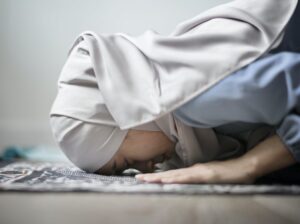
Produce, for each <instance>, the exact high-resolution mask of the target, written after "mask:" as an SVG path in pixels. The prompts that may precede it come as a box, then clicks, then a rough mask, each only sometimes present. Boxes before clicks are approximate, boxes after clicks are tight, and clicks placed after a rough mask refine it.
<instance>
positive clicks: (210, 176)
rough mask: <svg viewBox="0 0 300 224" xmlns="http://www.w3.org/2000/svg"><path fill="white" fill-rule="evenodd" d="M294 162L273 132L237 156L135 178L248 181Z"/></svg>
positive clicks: (167, 181)
mask: <svg viewBox="0 0 300 224" xmlns="http://www.w3.org/2000/svg"><path fill="white" fill-rule="evenodd" d="M295 162H296V161H295V159H294V158H293V156H292V155H291V153H290V152H289V151H288V149H287V148H286V147H285V145H284V144H283V143H282V141H281V140H280V138H279V137H278V136H277V135H273V136H271V137H269V138H267V139H265V140H264V141H262V142H261V143H259V144H258V145H256V146H255V147H254V148H253V149H252V150H250V151H248V152H247V153H246V154H245V155H243V156H241V157H239V158H236V159H230V160H226V161H214V162H208V163H201V164H200V163H199V164H196V165H193V166H191V167H188V168H183V169H177V170H170V171H166V172H161V173H150V174H139V175H136V178H137V179H138V180H142V181H146V182H151V183H152V182H155V183H182V184H191V183H231V184H234V183H239V184H250V183H253V182H254V181H255V179H256V178H258V177H260V176H263V175H265V174H268V173H270V172H272V171H275V170H278V169H281V168H284V167H287V166H289V165H292V164H294V163H295Z"/></svg>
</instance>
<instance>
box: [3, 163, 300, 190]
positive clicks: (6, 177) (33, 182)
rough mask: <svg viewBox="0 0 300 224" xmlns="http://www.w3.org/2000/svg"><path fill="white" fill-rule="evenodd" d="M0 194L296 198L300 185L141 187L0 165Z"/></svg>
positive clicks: (39, 166)
mask: <svg viewBox="0 0 300 224" xmlns="http://www.w3.org/2000/svg"><path fill="white" fill-rule="evenodd" d="M0 191H31V192H68V191H73V192H74V191H77V192H102V193H130V194H134V193H165V194H300V185H278V184H275V185H274V184H273V185H262V184H260V185H207V184H197V185H196V184H190V185H189V184H184V185H183V184H165V185H162V184H145V183H142V182H139V181H137V180H136V179H135V178H134V177H132V176H103V175H96V174H90V173H86V172H84V171H81V170H79V169H78V168H76V167H73V166H71V165H69V164H62V163H45V162H44V163H32V162H13V163H0Z"/></svg>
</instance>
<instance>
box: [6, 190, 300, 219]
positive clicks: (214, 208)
mask: <svg viewBox="0 0 300 224" xmlns="http://www.w3.org/2000/svg"><path fill="white" fill-rule="evenodd" d="M299 209H300V196H271V195H270V196H268V195H267V196H266V195H256V196H226V195H224V196H216V195H206V196H203V195H199V196H192V195H190V196H180V195H177V196H175V195H163V194H162V195H158V194H153V195H151V194H150V195H128V194H99V193H0V223H1V224H18V223H22V224H53V223H55V224H59V223H63V224H67V223H72V224H77V223H80V224H82V223H84V224H89V223H97V224H99V223H101V224H105V223H107V224H110V223H114V224H115V223H122V224H127V223H143V224H147V223H164V224H167V223H172V224H176V223H185V224H193V223H203V224H205V223H214V224H215V223H216V224H217V223H222V224H224V223H230V224H235V223H243V224H247V223H249V224H250V223H251V224H253V223H255V224H259V223H264V224H265V223H272V224H277V223H284V224H288V223H300V212H299Z"/></svg>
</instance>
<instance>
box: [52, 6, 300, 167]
mask: <svg viewBox="0 0 300 224" xmlns="http://www.w3.org/2000/svg"><path fill="white" fill-rule="evenodd" d="M296 4H297V0H286V1H282V0H248V1H244V0H237V1H233V2H230V3H227V4H223V5H220V6H217V7H215V8H213V9H210V10H208V11H206V12H204V13H201V14H200V15H198V16H196V17H194V18H192V19H189V20H187V21H184V22H182V23H180V24H179V25H178V26H177V27H176V28H175V30H174V31H173V32H172V33H171V34H170V35H168V36H162V35H159V34H158V33H156V32H154V31H151V30H150V31H147V32H145V33H144V34H142V35H140V36H138V37H131V36H129V35H126V34H123V33H115V34H97V33H95V32H93V31H86V32H83V33H81V34H80V35H79V36H78V37H77V38H76V39H75V41H74V43H73V45H72V47H71V49H70V51H69V56H68V59H67V62H66V64H65V65H64V67H63V69H62V72H61V75H60V78H59V80H58V94H57V97H56V99H55V101H54V104H53V106H52V109H51V112H50V115H51V126H52V130H53V133H54V136H55V139H56V140H57V141H58V143H59V144H60V146H61V147H62V149H63V150H64V152H65V153H66V155H67V156H68V157H69V158H70V159H71V161H72V162H74V163H75V164H76V165H77V166H79V167H80V168H82V169H85V170H88V171H95V170H96V167H98V168H100V167H101V166H103V165H104V164H105V163H107V162H108V161H109V159H110V158H111V157H112V155H113V154H114V153H115V152H116V151H117V150H118V148H119V146H120V144H121V142H122V141H123V139H124V138H125V136H126V133H127V130H128V129H129V128H140V130H143V128H150V127H151V128H152V130H159V129H160V130H162V131H164V133H166V134H167V135H168V136H169V137H170V138H171V139H172V140H174V139H175V138H174V135H172V131H171V130H174V129H172V128H170V125H171V123H170V121H173V122H174V118H172V115H171V114H170V113H171V112H172V111H173V110H175V109H176V108H178V107H179V106H181V105H183V104H184V103H186V102H187V101H189V100H190V99H192V98H193V97H195V96H197V95H199V94H200V93H201V92H203V91H205V90H206V89H208V88H210V87H211V86H213V85H214V84H216V83H217V82H218V81H220V80H221V79H223V78H224V77H226V76H228V75H229V74H231V73H233V72H234V71H236V70H238V69H240V68H242V67H243V66H245V65H248V64H249V63H251V62H253V61H254V60H256V59H258V58H260V57H261V56H263V55H264V54H265V53H267V52H269V51H270V50H271V49H272V48H274V47H275V46H276V45H277V44H278V43H279V41H280V40H281V38H282V36H283V34H284V28H285V26H286V24H287V22H288V21H289V19H290V17H291V15H292V13H293V11H294V9H295V7H296ZM61 117H63V118H61ZM175 123H176V121H175ZM177 123H178V124H177V126H178V127H180V126H182V127H184V126H183V124H180V122H179V121H177ZM145 124H146V126H143V125H145ZM178 127H177V128H178ZM151 128H150V129H151ZM188 128H189V127H184V128H182V129H186V131H184V132H181V133H182V136H181V137H180V136H177V137H178V139H179V138H181V140H182V141H181V143H182V142H186V145H189V144H191V142H194V143H193V147H199V144H200V143H199V140H197V141H193V140H192V139H190V140H188V141H187V140H185V141H184V139H189V136H191V135H186V134H184V133H192V131H191V130H190V131H188ZM177 133H179V132H177ZM183 136H185V137H183ZM194 136H195V135H194ZM197 136H198V137H199V136H201V134H198V135H197ZM205 136H206V135H205ZM202 138H203V135H202ZM212 144H213V143H212ZM187 147H188V146H187ZM202 151H203V153H204V150H202ZM204 154H205V153H204ZM204 154H203V155H199V157H202V160H203V161H204V160H206V159H205V155H207V153H206V154H205V155H204ZM183 156H184V155H183ZM200 160H201V159H200ZM186 161H187V160H186Z"/></svg>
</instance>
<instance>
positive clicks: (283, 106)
mask: <svg viewBox="0 0 300 224" xmlns="http://www.w3.org/2000/svg"><path fill="white" fill-rule="evenodd" d="M299 74H300V54H298V53H278V54H274V55H269V56H266V57H265V58H262V59H260V60H258V61H256V62H254V63H252V64H250V65H249V66H247V67H245V68H243V69H241V70H239V71H237V72H235V73H233V74H232V75H230V76H228V77H227V78H225V79H224V80H222V81H220V82H219V83H218V84H216V85H215V86H213V87H212V88H210V89H209V90H207V91H206V92H204V93H202V94H201V95H199V96H197V97H196V98H194V99H193V100H191V101H189V102H188V103H186V104H185V105H183V106H182V107H180V108H178V109H177V110H176V111H174V115H175V116H176V117H177V118H179V119H181V120H182V121H183V122H184V123H186V124H187V125H189V126H193V127H198V128H209V127H218V126H220V125H225V124H230V123H234V122H246V123H262V124H268V125H272V126H276V127H277V133H278V135H279V136H280V137H281V138H282V140H283V141H284V143H285V144H286V145H287V147H288V148H289V149H290V151H291V152H292V153H293V155H294V156H295V158H296V159H297V160H298V161H299V162H300V149H298V148H299V146H300V117H299V111H300V110H299V109H300V75H299ZM297 145H298V146H297ZM297 147H298V148H297Z"/></svg>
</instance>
